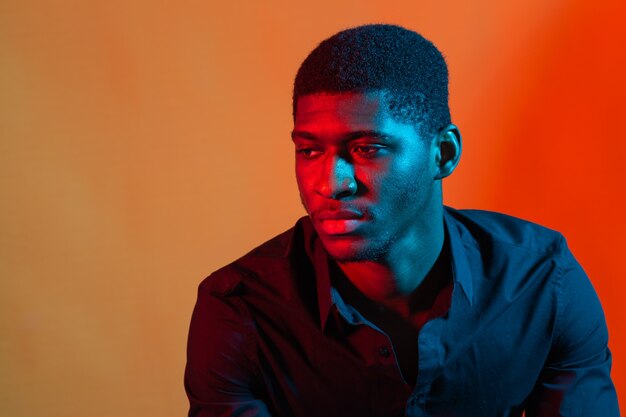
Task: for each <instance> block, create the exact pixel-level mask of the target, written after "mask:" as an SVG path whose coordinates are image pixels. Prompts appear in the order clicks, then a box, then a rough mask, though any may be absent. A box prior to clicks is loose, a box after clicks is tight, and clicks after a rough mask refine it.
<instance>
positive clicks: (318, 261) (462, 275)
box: [285, 207, 474, 329]
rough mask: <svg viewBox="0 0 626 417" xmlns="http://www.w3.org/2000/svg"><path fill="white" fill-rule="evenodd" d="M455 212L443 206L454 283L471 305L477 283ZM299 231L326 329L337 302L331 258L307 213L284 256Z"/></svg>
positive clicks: (286, 253)
mask: <svg viewBox="0 0 626 417" xmlns="http://www.w3.org/2000/svg"><path fill="white" fill-rule="evenodd" d="M454 212H455V210H454V209H452V208H449V207H444V210H443V223H444V231H445V233H446V234H447V238H448V240H449V242H450V254H451V258H452V274H453V279H454V282H455V283H457V282H458V283H459V285H460V286H461V289H462V290H463V294H464V295H465V297H466V298H467V301H468V303H469V304H470V305H472V301H473V297H474V285H473V281H472V272H471V269H470V264H469V260H468V259H467V250H466V248H465V242H464V236H465V233H464V229H463V228H462V227H461V224H460V223H459V222H458V220H456V219H455V218H454ZM298 226H299V227H298ZM300 233H301V237H302V238H303V244H304V250H305V251H306V254H307V256H308V258H309V259H310V260H311V263H312V264H313V268H314V269H315V277H316V280H317V300H318V304H319V318H320V324H321V327H322V329H323V328H324V327H325V324H326V320H327V319H328V316H329V314H330V309H331V307H332V305H333V303H334V302H333V299H332V297H331V281H330V271H329V266H328V262H329V261H330V258H329V256H328V254H327V252H326V250H325V249H324V246H323V245H322V242H321V240H320V239H319V238H318V236H317V233H316V232H315V230H314V229H313V224H312V223H311V220H310V219H309V217H308V216H305V217H302V218H301V219H300V220H299V221H298V225H297V226H296V228H295V229H294V233H292V235H291V236H290V239H289V242H288V243H287V247H286V251H285V255H288V254H289V253H291V252H292V250H293V246H294V244H295V242H296V240H298V239H297V235H298V234H300Z"/></svg>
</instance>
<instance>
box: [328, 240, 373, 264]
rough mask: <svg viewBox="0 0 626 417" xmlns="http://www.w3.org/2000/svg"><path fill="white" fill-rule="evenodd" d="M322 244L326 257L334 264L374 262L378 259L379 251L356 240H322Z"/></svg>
mask: <svg viewBox="0 0 626 417" xmlns="http://www.w3.org/2000/svg"><path fill="white" fill-rule="evenodd" d="M322 243H323V245H324V249H326V252H327V253H328V255H329V256H330V257H331V258H333V259H334V260H335V261H336V262H365V261H376V260H378V259H379V258H380V253H378V252H379V251H376V250H373V248H370V247H368V246H367V245H364V244H363V243H364V242H362V241H361V242H359V241H357V240H356V239H354V240H353V239H345V240H343V239H322Z"/></svg>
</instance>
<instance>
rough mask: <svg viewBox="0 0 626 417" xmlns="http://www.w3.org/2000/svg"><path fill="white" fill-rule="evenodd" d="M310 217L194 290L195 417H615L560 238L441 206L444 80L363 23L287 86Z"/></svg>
mask: <svg viewBox="0 0 626 417" xmlns="http://www.w3.org/2000/svg"><path fill="white" fill-rule="evenodd" d="M293 109H294V129H293V132H292V138H293V142H294V144H295V151H296V177H297V181H298V187H299V190H300V195H301V198H302V202H303V204H304V207H305V208H306V210H307V213H308V216H307V217H304V218H302V219H300V220H299V221H298V223H297V224H296V225H295V227H293V228H292V229H290V230H288V231H287V232H285V233H283V234H281V235H279V236H277V237H276V238H274V239H272V240H270V241H268V242H266V243H265V244H263V245H261V246H260V247H258V248H257V249H255V250H254V251H252V252H251V253H249V254H247V255H245V256H244V257H242V258H241V259H239V260H237V261H235V262H234V263H232V264H231V265H228V266H226V267H224V268H222V269H220V270H218V271H216V272H215V273H213V274H212V275H211V276H210V277H209V278H207V279H206V280H205V281H203V282H202V284H201V285H200V289H199V295H198V301H197V304H196V308H195V310H194V314H193V318H192V321H191V329H190V334H189V346H188V361H187V368H186V373H185V386H186V390H187V394H188V396H189V400H190V403H191V408H190V412H189V415H190V416H240V415H241V416H243V415H245V416H296V417H305V416H307V417H308V416H316V417H321V416H325V417H327V416H328V417H329V416H342V417H345V416H385V417H391V416H405V415H406V416H520V415H522V412H524V411H525V413H526V416H528V417H530V416H552V415H555V416H556V415H564V416H585V417H588V416H603V417H604V416H617V415H618V414H619V411H618V408H617V399H616V395H615V390H614V387H613V384H612V382H611V378H610V366H611V355H610V352H609V350H608V348H607V340H608V334H607V328H606V324H605V321H604V316H603V312H602V308H601V306H600V303H599V301H598V298H597V296H596V294H595V292H594V290H593V288H592V286H591V284H590V282H589V280H588V278H587V277H586V275H585V273H584V272H583V270H582V269H581V267H580V266H579V265H578V263H577V262H576V260H575V259H574V258H573V256H572V255H571V253H570V251H569V250H568V249H567V246H566V244H565V241H564V239H563V237H562V236H561V235H560V234H558V233H557V232H554V231H551V230H548V229H546V228H543V227H541V226H538V225H535V224H532V223H528V222H525V221H522V220H519V219H515V218H512V217H508V216H505V215H501V214H496V213H490V212H483V211H457V210H453V209H451V208H448V207H444V206H443V201H442V191H441V180H442V179H443V178H445V177H447V176H448V175H450V174H451V173H452V172H453V171H454V169H455V167H456V165H457V163H458V161H459V157H460V155H461V137H460V134H459V131H458V129H457V128H456V126H454V125H453V124H451V121H450V112H449V109H448V77H447V68H446V64H445V61H444V59H443V57H442V56H441V53H440V52H439V51H438V50H437V49H436V48H435V47H434V46H433V45H432V44H431V43H430V42H429V41H427V40H426V39H424V38H423V37H421V36H420V35H418V34H417V33H415V32H412V31H409V30H407V29H404V28H401V27H398V26H391V25H367V26H361V27H357V28H353V29H349V30H346V31H343V32H340V33H338V34H336V35H334V36H332V37H331V38H329V39H327V40H325V41H324V42H322V43H321V44H320V45H319V46H318V47H317V48H316V49H315V50H314V51H313V52H311V54H310V55H309V56H308V57H307V58H306V59H305V61H304V62H303V64H302V66H301V67H300V69H299V71H298V74H297V76H296V80H295V84H294V98H293Z"/></svg>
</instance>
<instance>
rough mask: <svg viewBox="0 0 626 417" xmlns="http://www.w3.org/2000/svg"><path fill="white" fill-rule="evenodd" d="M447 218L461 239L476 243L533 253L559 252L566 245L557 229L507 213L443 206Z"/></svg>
mask: <svg viewBox="0 0 626 417" xmlns="http://www.w3.org/2000/svg"><path fill="white" fill-rule="evenodd" d="M446 220H447V223H448V224H449V227H454V228H455V230H456V231H457V233H458V235H459V236H460V238H461V239H462V240H463V241H464V242H466V243H469V242H473V243H476V244H478V245H479V246H485V245H488V246H498V247H507V248H509V249H511V250H514V249H517V250H522V251H528V252H535V253H546V252H558V251H561V250H563V247H564V246H565V239H564V238H563V235H562V234H561V233H559V232H558V231H556V230H553V229H550V228H548V227H545V226H542V225H540V224H537V223H534V222H532V221H528V220H524V219H521V218H518V217H514V216H511V215H508V214H503V213H498V212H494V211H487V210H475V209H464V210H456V209H453V208H450V207H446Z"/></svg>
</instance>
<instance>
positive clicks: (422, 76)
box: [293, 24, 450, 132]
mask: <svg viewBox="0 0 626 417" xmlns="http://www.w3.org/2000/svg"><path fill="white" fill-rule="evenodd" d="M371 91H382V92H383V93H385V96H386V98H387V103H388V105H389V111H390V113H391V115H392V116H393V117H396V118H397V119H399V120H400V121H403V122H408V123H413V124H419V125H420V126H421V127H422V128H425V129H426V132H436V131H438V130H439V129H441V128H443V127H445V126H447V125H448V124H450V109H449V107H448V67H447V65H446V62H445V59H444V57H443V55H442V54H441V52H440V51H439V50H438V49H437V48H436V47H435V45H433V44H432V42H430V41H429V40H427V39H425V38H424V37H423V36H422V35H420V34H419V33H416V32H413V31H411V30H408V29H405V28H403V27H401V26H396V25H387V24H371V25H363V26H357V27H354V28H351V29H346V30H343V31H341V32H338V33H336V34H335V35H333V36H331V37H330V38H328V39H326V40H324V41H322V42H321V43H320V44H319V45H318V46H317V47H316V48H315V49H314V50H313V51H312V52H311V53H310V54H309V55H308V56H307V57H306V59H305V60H304V62H302V65H300V68H299V69H298V73H297V74H296V78H295V81H294V87H293V116H294V118H295V115H296V107H297V101H298V98H299V97H301V96H305V95H310V94H324V93H326V94H334V93H344V92H371Z"/></svg>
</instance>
